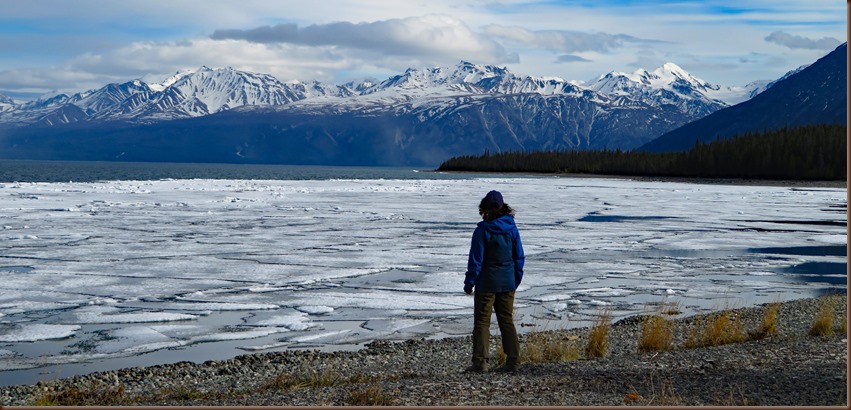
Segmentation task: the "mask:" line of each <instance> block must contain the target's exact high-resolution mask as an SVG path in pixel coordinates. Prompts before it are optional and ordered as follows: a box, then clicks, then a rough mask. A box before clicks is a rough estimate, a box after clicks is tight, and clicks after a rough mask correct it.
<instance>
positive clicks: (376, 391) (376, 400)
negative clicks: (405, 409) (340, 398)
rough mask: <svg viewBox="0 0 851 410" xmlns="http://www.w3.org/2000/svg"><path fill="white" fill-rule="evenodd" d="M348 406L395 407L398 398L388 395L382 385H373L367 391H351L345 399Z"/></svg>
mask: <svg viewBox="0 0 851 410" xmlns="http://www.w3.org/2000/svg"><path fill="white" fill-rule="evenodd" d="M345 404H346V405H347V406H395V405H396V404H397V400H396V398H395V397H394V396H393V395H392V394H387V393H385V392H384V390H383V389H382V388H381V385H378V384H373V385H370V386H369V387H367V388H366V389H356V390H352V391H350V392H349V393H348V394H347V395H346V398H345Z"/></svg>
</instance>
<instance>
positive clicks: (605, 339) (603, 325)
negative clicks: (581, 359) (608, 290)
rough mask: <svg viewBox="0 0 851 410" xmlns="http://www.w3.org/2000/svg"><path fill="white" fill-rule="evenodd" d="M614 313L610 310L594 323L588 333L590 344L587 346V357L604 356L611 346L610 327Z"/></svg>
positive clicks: (604, 312)
mask: <svg viewBox="0 0 851 410" xmlns="http://www.w3.org/2000/svg"><path fill="white" fill-rule="evenodd" d="M611 319H612V315H611V312H609V311H608V310H605V311H603V313H602V314H601V315H599V316H598V317H597V319H595V320H594V325H593V326H592V327H591V331H590V332H589V333H588V346H587V347H586V348H585V356H586V357H604V356H606V354H607V353H608V348H609V329H610V328H611V327H612V324H611Z"/></svg>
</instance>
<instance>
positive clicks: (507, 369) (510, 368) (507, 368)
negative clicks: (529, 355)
mask: <svg viewBox="0 0 851 410" xmlns="http://www.w3.org/2000/svg"><path fill="white" fill-rule="evenodd" d="M496 371H497V372H500V373H517V372H518V371H520V365H519V364H516V363H506V364H504V365H502V366H500V367H499V368H498V369H496Z"/></svg>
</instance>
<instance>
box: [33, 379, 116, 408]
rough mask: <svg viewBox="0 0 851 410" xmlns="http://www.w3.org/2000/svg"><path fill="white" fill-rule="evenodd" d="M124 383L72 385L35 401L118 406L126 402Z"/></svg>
mask: <svg viewBox="0 0 851 410" xmlns="http://www.w3.org/2000/svg"><path fill="white" fill-rule="evenodd" d="M124 401H125V397H124V385H123V384H119V385H118V386H106V385H104V384H100V383H97V384H95V385H93V386H91V387H89V388H85V389H81V388H77V387H70V388H67V389H65V390H62V391H59V392H50V393H45V394H44V395H42V396H40V397H38V398H37V399H35V401H34V402H33V405H35V406H117V405H121V404H124Z"/></svg>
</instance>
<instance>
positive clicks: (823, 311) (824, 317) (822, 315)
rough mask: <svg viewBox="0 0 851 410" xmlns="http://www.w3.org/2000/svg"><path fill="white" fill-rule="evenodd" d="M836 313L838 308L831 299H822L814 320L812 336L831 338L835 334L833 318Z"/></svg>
mask: <svg viewBox="0 0 851 410" xmlns="http://www.w3.org/2000/svg"><path fill="white" fill-rule="evenodd" d="M835 313H836V308H835V306H834V303H833V301H832V300H831V299H830V298H827V297H825V298H822V299H821V303H820V305H819V310H818V313H816V317H815V319H814V320H813V327H812V328H810V335H812V336H830V335H832V334H833V316H834V314H835Z"/></svg>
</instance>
